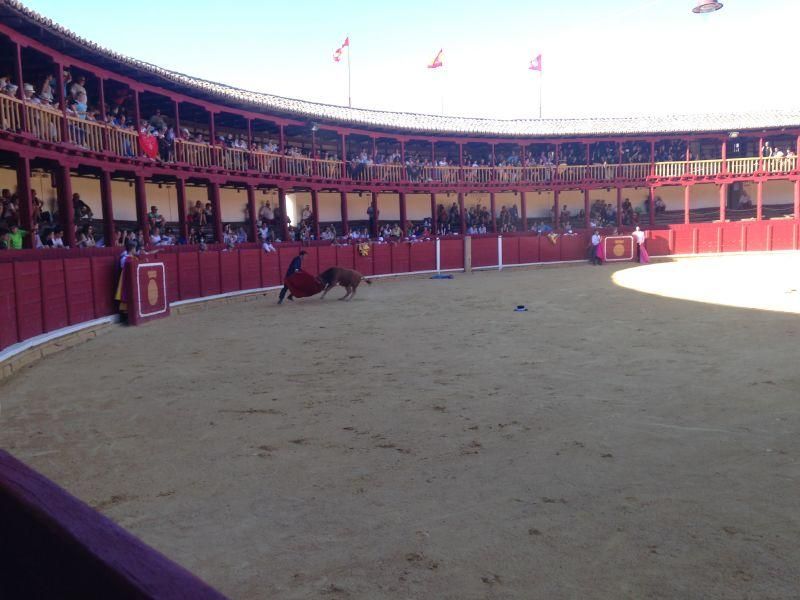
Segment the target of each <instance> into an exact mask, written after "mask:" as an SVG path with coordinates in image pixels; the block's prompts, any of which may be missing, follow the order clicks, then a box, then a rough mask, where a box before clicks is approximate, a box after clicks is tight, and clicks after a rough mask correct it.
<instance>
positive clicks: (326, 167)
mask: <svg viewBox="0 0 800 600" xmlns="http://www.w3.org/2000/svg"><path fill="white" fill-rule="evenodd" d="M316 163H317V175H318V176H319V177H322V178H323V179H341V178H342V161H340V160H321V159H318V160H317V161H316ZM397 181H399V179H398V180H397Z"/></svg>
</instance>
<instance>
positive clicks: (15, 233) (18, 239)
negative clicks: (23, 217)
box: [6, 223, 28, 250]
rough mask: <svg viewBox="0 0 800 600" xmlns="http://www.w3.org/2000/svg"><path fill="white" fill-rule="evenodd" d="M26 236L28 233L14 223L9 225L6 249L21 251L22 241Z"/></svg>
mask: <svg viewBox="0 0 800 600" xmlns="http://www.w3.org/2000/svg"><path fill="white" fill-rule="evenodd" d="M26 235H28V232H27V231H25V230H23V229H20V228H19V227H18V226H17V224H16V223H11V226H10V227H9V229H8V232H7V233H6V239H7V242H8V248H9V249H11V250H22V240H23V239H24V237H25V236H26Z"/></svg>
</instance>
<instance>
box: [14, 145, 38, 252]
mask: <svg viewBox="0 0 800 600" xmlns="http://www.w3.org/2000/svg"><path fill="white" fill-rule="evenodd" d="M17 202H19V227H20V229H22V230H24V231H28V232H30V231H32V230H33V225H34V223H33V203H32V202H31V161H30V159H29V158H28V157H27V156H18V157H17ZM31 242H32V239H31V237H30V236H27V235H26V236H25V239H24V240H23V247H25V248H31V247H33V244H32V243H31Z"/></svg>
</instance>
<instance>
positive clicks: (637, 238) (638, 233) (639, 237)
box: [631, 225, 644, 262]
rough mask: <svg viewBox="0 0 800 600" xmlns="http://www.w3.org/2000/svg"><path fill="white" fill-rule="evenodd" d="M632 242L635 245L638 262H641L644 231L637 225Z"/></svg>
mask: <svg viewBox="0 0 800 600" xmlns="http://www.w3.org/2000/svg"><path fill="white" fill-rule="evenodd" d="M631 235H632V236H633V242H634V244H635V245H636V257H637V258H638V260H639V262H642V244H644V231H642V230H641V229H639V226H638V225H637V226H636V229H634V231H633V233H631Z"/></svg>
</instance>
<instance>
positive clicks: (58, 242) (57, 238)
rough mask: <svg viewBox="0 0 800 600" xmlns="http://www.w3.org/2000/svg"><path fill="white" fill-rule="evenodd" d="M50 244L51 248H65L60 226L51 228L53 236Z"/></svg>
mask: <svg viewBox="0 0 800 600" xmlns="http://www.w3.org/2000/svg"><path fill="white" fill-rule="evenodd" d="M50 246H51V247H52V248H66V247H67V246H65V245H64V231H63V230H62V229H61V228H60V227H56V228H55V229H54V230H53V237H52V240H51V244H50Z"/></svg>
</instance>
